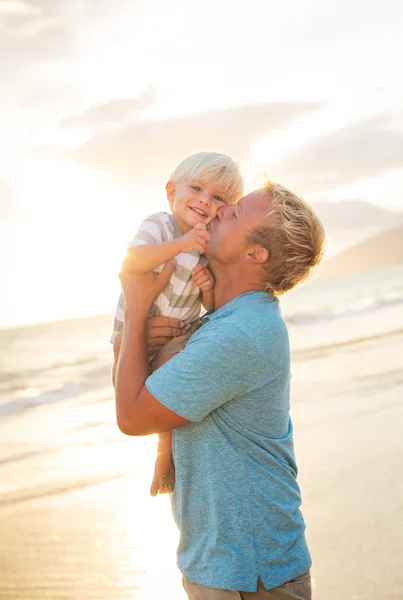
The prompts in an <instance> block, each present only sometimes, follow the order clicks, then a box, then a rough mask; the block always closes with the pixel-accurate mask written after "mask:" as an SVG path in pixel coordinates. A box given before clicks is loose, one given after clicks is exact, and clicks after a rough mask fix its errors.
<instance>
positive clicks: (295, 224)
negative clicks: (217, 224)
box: [247, 181, 326, 295]
mask: <svg viewBox="0 0 403 600" xmlns="http://www.w3.org/2000/svg"><path fill="white" fill-rule="evenodd" d="M262 193H263V194H265V195H266V194H267V195H269V197H270V198H271V201H272V208H271V210H270V212H269V213H268V215H267V217H270V224H268V225H261V226H259V227H256V228H255V229H253V230H252V231H250V232H249V234H248V236H247V242H248V243H253V244H258V245H259V246H262V247H264V248H266V249H267V250H268V251H269V260H268V262H267V264H266V265H265V267H264V268H265V275H264V278H265V281H264V283H265V288H266V289H267V290H268V291H269V292H272V293H273V294H275V295H279V294H284V293H285V292H287V291H289V290H291V289H292V288H293V287H295V286H296V285H298V284H299V283H302V282H303V281H304V280H305V279H306V278H307V277H308V275H309V274H310V272H311V270H312V268H313V267H316V266H317V265H318V264H319V263H320V261H321V259H322V256H323V249H324V242H325V237H326V232H325V228H324V227H323V225H322V223H321V221H320V219H319V218H318V216H317V215H316V214H315V212H314V210H313V209H312V207H311V206H310V205H309V204H308V203H307V202H305V201H304V200H303V199H302V198H299V197H298V196H296V195H295V194H294V193H293V192H291V191H290V190H289V189H287V188H286V187H284V186H282V185H280V184H279V183H272V182H271V181H266V183H265V184H264V186H263V188H262Z"/></svg>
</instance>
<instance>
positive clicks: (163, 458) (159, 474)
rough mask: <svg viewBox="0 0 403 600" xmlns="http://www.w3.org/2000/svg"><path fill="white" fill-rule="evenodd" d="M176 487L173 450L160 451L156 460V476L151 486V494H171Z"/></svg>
mask: <svg viewBox="0 0 403 600" xmlns="http://www.w3.org/2000/svg"><path fill="white" fill-rule="evenodd" d="M174 487H175V467H174V463H173V460H172V454H171V452H168V453H164V454H160V453H158V455H157V459H156V461H155V468H154V477H153V480H152V483H151V487H150V494H151V496H156V495H157V494H158V493H160V494H170V493H171V492H173V491H174Z"/></svg>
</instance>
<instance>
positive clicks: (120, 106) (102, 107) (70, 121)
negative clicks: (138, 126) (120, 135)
mask: <svg viewBox="0 0 403 600" xmlns="http://www.w3.org/2000/svg"><path fill="white" fill-rule="evenodd" d="M153 102H154V91H153V90H152V89H148V90H146V91H145V92H144V93H143V94H141V95H140V96H138V97H137V98H119V99H117V100H111V101H110V102H106V103H105V104H99V105H96V106H91V107H90V108H89V109H88V110H87V111H85V112H84V113H82V114H80V115H74V116H73V117H69V118H67V119H63V120H62V121H61V122H60V124H59V127H60V129H61V130H68V129H74V128H76V127H78V128H79V127H95V128H99V129H100V128H103V127H105V126H109V125H122V124H124V123H125V122H131V121H133V119H134V118H135V117H137V116H138V115H139V114H140V113H141V112H142V111H143V110H145V109H147V108H150V107H151V106H152V105H153Z"/></svg>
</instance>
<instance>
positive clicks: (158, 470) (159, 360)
mask: <svg viewBox="0 0 403 600" xmlns="http://www.w3.org/2000/svg"><path fill="white" fill-rule="evenodd" d="M200 325H201V322H200V320H197V321H194V322H193V323H191V324H190V325H189V326H188V329H187V332H186V333H185V334H184V335H180V336H177V337H174V338H172V340H170V341H169V342H167V343H166V344H165V346H163V347H162V348H161V350H160V351H159V352H158V354H157V355H156V356H155V357H154V359H153V360H152V361H151V368H152V370H153V371H155V370H156V369H159V367H162V365H163V364H165V363H166V362H167V361H168V360H170V359H171V358H172V357H173V356H175V355H176V354H178V352H180V351H181V350H183V349H184V347H185V346H186V344H187V342H188V340H189V338H190V337H191V336H192V334H193V333H194V332H195V331H196V330H197V329H198V328H199V327H200ZM174 487H175V467H174V462H173V458H172V431H167V432H165V433H160V434H159V436H158V451H157V459H156V461H155V469H154V476H153V480H152V483H151V487H150V494H151V496H156V495H157V494H158V492H159V493H160V494H170V493H171V492H173V491H174Z"/></svg>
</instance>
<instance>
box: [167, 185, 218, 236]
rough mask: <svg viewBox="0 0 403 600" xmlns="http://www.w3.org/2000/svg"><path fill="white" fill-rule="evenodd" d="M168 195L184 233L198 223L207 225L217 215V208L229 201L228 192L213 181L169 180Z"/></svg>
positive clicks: (180, 228)
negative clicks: (176, 181) (175, 181)
mask: <svg viewBox="0 0 403 600" xmlns="http://www.w3.org/2000/svg"><path fill="white" fill-rule="evenodd" d="M166 190H167V197H168V201H169V204H170V207H171V209H172V213H173V215H174V216H175V220H176V222H177V224H178V227H179V230H180V232H181V233H182V234H185V233H187V232H188V231H190V230H191V229H193V227H195V225H197V224H198V223H203V224H204V225H207V224H208V223H210V221H211V220H212V219H215V217H216V216H217V210H218V209H219V208H220V206H224V204H227V202H228V194H226V193H225V192H224V190H223V189H220V187H219V186H218V185H217V183H216V182H215V181H214V180H213V181H209V182H208V183H201V182H200V181H197V180H193V181H180V182H178V183H173V182H172V181H168V183H167V185H166Z"/></svg>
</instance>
